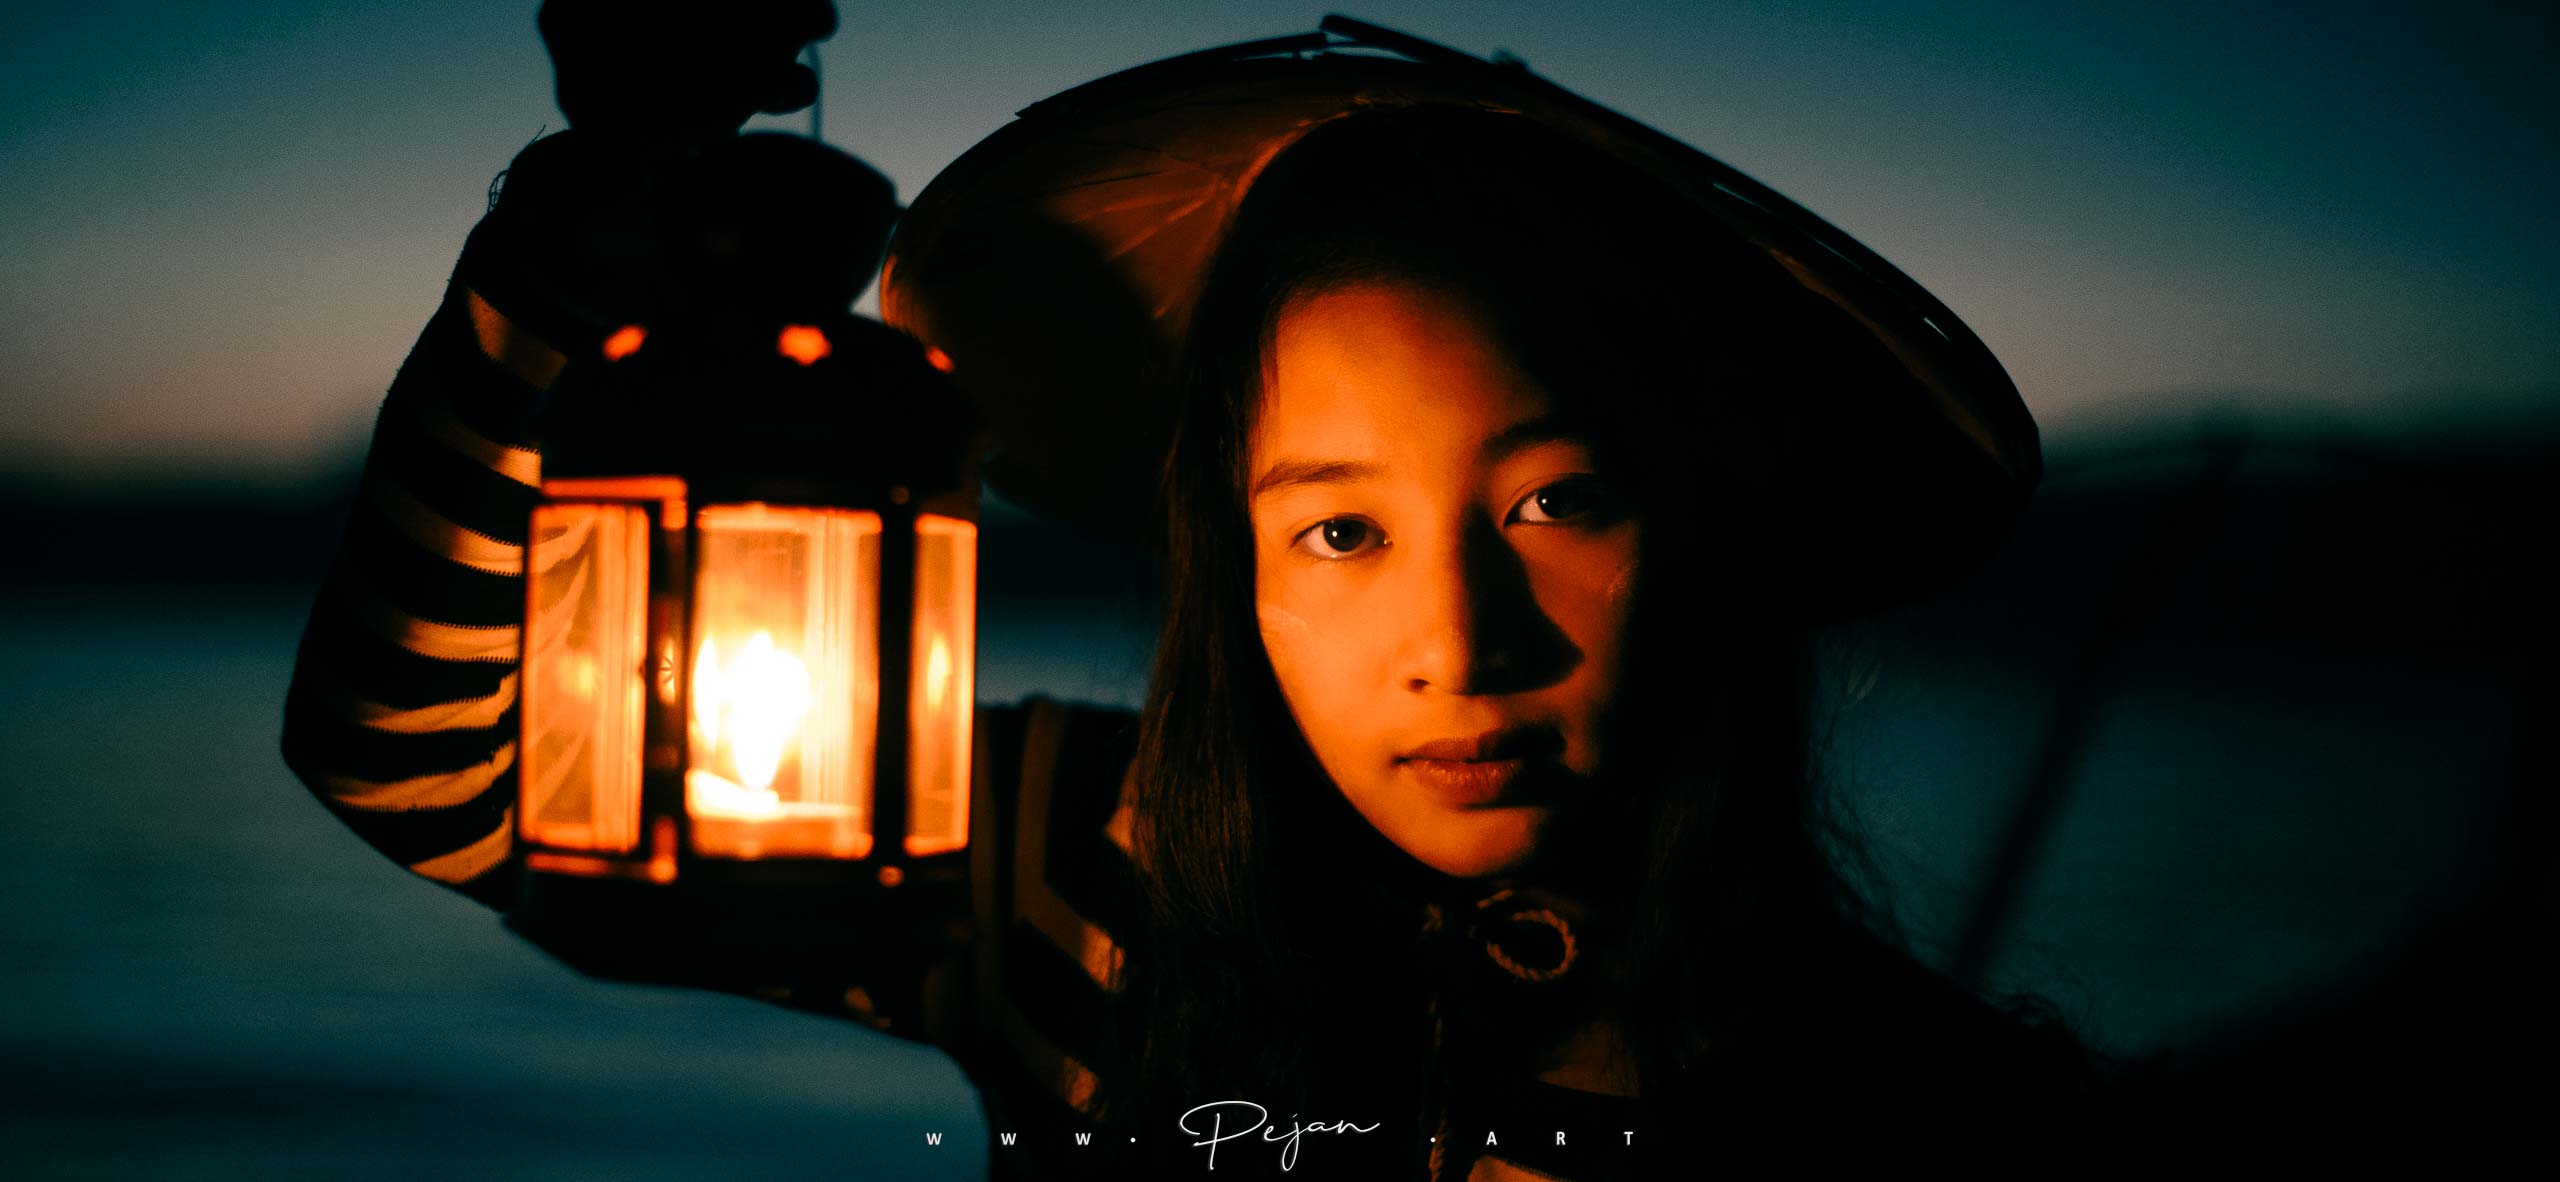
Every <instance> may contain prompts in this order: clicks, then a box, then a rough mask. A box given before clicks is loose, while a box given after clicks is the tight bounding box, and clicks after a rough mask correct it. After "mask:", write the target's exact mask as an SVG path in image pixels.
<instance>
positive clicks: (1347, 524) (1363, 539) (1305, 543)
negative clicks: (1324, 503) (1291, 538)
mask: <svg viewBox="0 0 2560 1182" xmlns="http://www.w3.org/2000/svg"><path fill="white" fill-rule="evenodd" d="M1378 538H1379V529H1378V527H1377V526H1374V525H1371V524H1369V523H1368V522H1366V521H1362V520H1360V519H1359V518H1357V517H1332V518H1327V519H1325V520H1323V521H1319V522H1317V523H1315V524H1314V525H1312V526H1309V527H1307V532H1305V533H1302V534H1299V535H1298V548H1299V549H1302V550H1305V551H1306V552H1308V553H1310V554H1313V555H1315V556H1316V557H1318V558H1349V557H1351V556H1352V555H1354V554H1356V553H1358V552H1360V551H1361V550H1363V549H1365V548H1368V547H1369V546H1370V545H1371V544H1372V543H1374V542H1377V541H1378Z"/></svg>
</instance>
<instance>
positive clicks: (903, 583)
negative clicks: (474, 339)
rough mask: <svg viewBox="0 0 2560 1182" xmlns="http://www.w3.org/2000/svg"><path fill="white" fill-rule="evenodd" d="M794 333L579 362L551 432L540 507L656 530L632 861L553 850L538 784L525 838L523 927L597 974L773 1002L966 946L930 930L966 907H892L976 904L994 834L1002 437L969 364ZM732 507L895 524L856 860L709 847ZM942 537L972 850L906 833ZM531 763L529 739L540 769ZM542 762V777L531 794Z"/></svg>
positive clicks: (882, 343)
mask: <svg viewBox="0 0 2560 1182" xmlns="http://www.w3.org/2000/svg"><path fill="white" fill-rule="evenodd" d="M776 321H777V318H775V317H772V316H769V315H766V316H758V315H752V314H747V315H739V314H730V315H719V316H708V317H699V318H695V319H693V320H692V321H690V322H686V323H678V324H671V325H662V326H655V327H643V326H632V328H631V329H628V330H626V331H625V332H623V333H618V334H615V335H614V336H613V337H611V338H608V341H607V345H606V347H605V349H603V350H602V351H601V352H600V354H599V356H597V357H594V358H582V359H574V360H573V362H572V364H571V365H570V367H569V368H568V369H566V370H564V372H563V373H562V375H561V377H560V379H559V380H558V381H557V382H555V383H554V386H553V388H552V390H551V392H550V393H549V394H547V395H546V401H545V405H544V406H543V408H542V409H541V410H540V411H539V412H538V414H537V419H536V421H537V433H538V434H539V435H540V436H541V438H542V442H543V449H544V479H543V484H542V500H541V502H540V504H541V505H542V506H553V505H567V504H575V505H597V506H615V505H619V506H625V507H629V508H634V509H638V510H641V511H643V512H644V513H645V515H646V522H647V528H646V545H645V555H646V563H647V571H646V576H645V581H646V588H645V602H646V607H645V609H644V611H643V617H642V618H643V632H642V638H641V640H642V642H641V645H640V647H639V652H640V654H642V661H643V664H642V667H641V668H638V669H634V670H631V671H630V673H629V675H630V676H632V677H637V678H640V679H642V680H641V685H640V701H641V708H640V728H639V735H638V741H639V743H640V747H641V759H640V766H639V785H638V794H637V801H636V808H637V810H638V814H639V815H638V823H637V829H636V831H635V833H634V835H633V840H632V841H631V842H630V845H629V848H628V849H625V850H621V851H614V850H602V849H592V848H590V849H577V848H566V847H563V846H560V845H556V844H550V843H546V842H545V841H543V840H542V839H541V838H540V837H539V836H538V835H537V828H538V827H537V826H536V825H535V824H534V822H533V819H532V818H531V817H530V816H529V815H528V810H527V807H526V805H527V803H528V802H529V793H530V792H531V789H530V788H526V789H521V790H520V793H519V808H518V815H517V817H516V819H515V826H516V838H517V847H518V851H519V854H520V857H519V862H520V864H521V867H522V874H523V880H522V881H523V890H522V893H521V895H520V901H519V903H518V905H517V906H516V907H515V908H514V909H512V910H511V912H510V914H509V919H508V922H509V924H510V926H512V927H515V928H516V929H517V930H519V931H521V932H523V933H524V934H526V935H528V936H529V937H531V938H534V939H535V940H536V941H537V942H539V943H542V944H543V945H544V946H545V947H546V948H549V949H550V950H551V951H553V952H554V953H555V954H558V955H560V956H562V957H563V959H566V960H568V961H570V963H572V964H573V965H576V966H577V967H580V968H581V969H584V970H586V971H589V972H594V973H598V974H600V975H606V976H613V977H620V978H638V979H655V980H668V981H680V982H684V983H691V984H714V985H730V986H745V985H749V984H753V985H755V986H756V987H759V988H762V987H770V986H772V985H773V984H775V983H776V979H777V978H781V977H794V976H799V977H807V976H811V975H815V976H817V977H820V978H823V979H826V980H830V981H833V980H836V979H839V978H840V977H841V976H842V975H843V974H844V972H845V971H847V970H849V969H851V968H853V967H855V966H856V965H858V964H859V963H861V962H862V961H865V960H868V961H869V962H871V963H875V964H876V963H879V962H880V959H881V958H880V956H879V951H878V946H879V945H881V944H883V943H892V944H895V943H910V944H913V943H929V944H936V945H939V946H945V947H947V946H949V945H950V944H952V943H953V942H954V941H955V940H957V939H958V938H960V937H961V933H957V932H953V931H948V930H940V929H934V930H923V929H917V928H914V927H912V926H911V925H913V924H914V923H917V922H927V921H921V920H919V919H917V918H916V917H921V916H930V915H941V914H966V908H965V907H916V906H906V907H882V906H877V905H876V904H877V903H879V902H880V901H881V899H882V896H883V893H884V892H891V891H896V892H902V893H904V894H908V895H915V894H921V893H934V892H941V893H949V894H953V895H955V896H957V895H961V894H965V892H966V891H967V889H968V881H967V880H968V875H969V869H968V857H967V851H968V848H969V845H970V844H971V842H972V840H973V838H972V836H971V835H970V833H969V831H970V829H971V828H973V827H975V826H978V825H980V824H981V823H982V822H983V819H982V818H980V817H978V816H977V815H976V813H977V810H975V809H973V808H971V803H972V802H971V801H969V800H968V796H969V795H970V793H971V783H972V781H973V778H974V769H973V768H972V767H971V765H972V764H973V763H974V762H975V760H976V758H977V751H976V748H977V747H978V745H979V743H980V738H979V736H977V735H976V734H975V733H974V726H973V722H974V719H973V715H974V694H973V692H972V691H973V687H974V682H975V661H976V646H975V642H974V631H975V603H976V589H975V578H974V572H975V564H976V553H975V549H976V529H977V523H976V519H977V512H976V509H977V492H976V490H977V480H976V473H975V464H974V458H973V452H974V445H975V444H976V443H977V442H978V440H979V438H980V437H979V436H977V435H976V433H975V424H974V420H973V418H972V417H971V415H970V414H969V413H968V410H967V408H966V404H965V403H964V402H963V401H962V400H961V398H960V397H959V394H958V392H957V390H956V388H954V387H953V386H952V385H951V383H950V381H949V379H948V378H947V377H946V376H945V370H946V369H947V367H948V364H949V363H948V362H947V361H944V360H942V359H941V358H940V357H939V356H938V355H937V354H934V353H933V352H932V351H930V350H928V349H927V348H925V347H924V346H923V345H921V344H919V343H918V342H916V341H915V340H914V339H913V338H911V337H908V336H907V335H905V334H903V333H900V332H898V331H896V330H894V329H890V328H887V327H886V326H883V325H881V324H879V323H878V322H876V321H872V320H869V319H867V318H862V317H856V316H851V315H838V316H833V317H825V318H819V319H818V320H817V322H816V323H777V322H776ZM812 341H814V342H815V347H814V348H812V347H811V346H810V342H812ZM795 342H796V344H795ZM811 354H814V355H811ZM727 505H767V506H773V507H777V508H809V509H821V510H833V511H839V512H851V513H862V514H869V515H871V516H872V517H873V518H874V519H875V520H876V521H877V523H878V527H879V528H878V532H877V534H876V535H874V536H875V537H876V539H877V547H878V549H877V555H878V567H877V582H876V584H875V589H876V595H877V600H876V608H875V609H874V610H873V611H872V612H871V613H870V619H869V621H868V623H869V625H870V627H871V629H872V630H873V634H872V636H871V638H870V639H871V641H872V644H873V646H874V647H873V651H874V652H875V653H876V655H877V671H878V677H877V690H876V693H875V694H874V695H873V703H874V708H875V709H876V711H877V714H876V729H875V731H874V735H873V739H872V743H871V768H870V793H869V801H868V806H867V808H865V809H864V810H863V812H864V822H865V823H866V825H867V827H868V833H869V841H868V845H867V848H866V849H863V850H861V851H859V852H857V853H856V854H855V855H854V856H850V857H842V856H810V855H806V854H796V853H787V854H781V855H754V856H744V857H742V856H736V855H732V854H721V853H705V852H702V851H701V849H699V848H698V843H697V840H696V837H697V829H696V824H697V820H698V818H697V817H696V815H695V812H694V810H693V809H692V808H691V807H689V805H688V796H687V787H686V786H687V775H688V772H689V771H690V770H691V769H692V768H694V766H695V760H694V758H693V752H692V750H691V747H692V718H693V712H694V702H693V696H694V694H695V692H696V687H695V685H694V676H693V671H692V670H691V669H690V668H689V661H690V658H691V655H692V654H693V653H694V652H695V645H696V643H697V638H696V637H695V635H694V630H695V626H696V620H697V612H696V610H695V606H696V605H695V599H696V595H697V592H698V588H699V586H700V580H701V576H702V565H701V564H702V561H703V556H704V544H703V531H702V517H703V513H704V510H706V509H708V508H713V507H716V506H727ZM537 513H539V510H537ZM937 523H939V524H937ZM935 531H952V532H965V535H966V536H967V538H968V543H967V545H965V546H963V547H961V548H960V549H959V551H958V552H959V553H960V554H963V555H965V556H966V558H965V563H964V564H963V565H965V567H966V568H967V569H966V570H965V571H964V572H963V574H962V576H958V577H965V578H966V579H967V580H968V584H967V585H966V586H965V587H964V588H963V590H962V593H961V594H960V595H959V596H958V597H957V601H958V602H962V603H964V604H965V609H964V610H965V612H966V615H967V617H968V618H967V619H966V621H965V622H964V624H963V625H962V627H961V631H960V635H962V636H963V637H965V638H966V639H967V648H968V651H967V653H966V654H962V655H956V656H955V659H956V660H957V662H958V670H957V674H958V677H957V682H956V689H955V690H953V691H950V692H956V694H957V697H958V705H957V707H956V709H957V710H958V712H959V714H960V718H961V721H960V723H959V726H960V728H961V734H962V735H963V736H965V738H963V739H962V740H961V741H960V743H959V748H958V758H959V759H960V760H961V761H962V763H961V766H960V767H959V768H958V769H956V780H957V783H956V784H955V785H950V786H949V787H950V788H951V790H952V791H954V792H956V793H958V794H959V799H958V800H957V801H956V802H955V803H956V807H957V808H959V809H961V810H964V815H965V816H966V821H965V823H964V824H963V825H962V826H961V827H960V833H961V840H960V841H959V842H958V843H957V844H953V843H950V842H947V841H945V842H933V841H919V840H918V839H917V838H916V837H915V836H913V835H910V834H909V832H908V830H909V828H910V824H909V822H910V806H911V798H912V794H913V792H914V790H915V787H916V786H915V784H914V783H913V782H912V777H911V774H910V773H911V770H912V767H913V763H912V760H911V754H912V747H911V741H912V730H913V727H914V726H915V725H916V717H915V711H914V706H915V694H916V678H917V675H918V672H917V663H916V660H915V648H914V645H915V643H916V641H917V633H918V629H919V623H918V619H919V617H918V614H917V594H918V586H917V579H918V574H919V565H920V564H919V560H918V555H919V550H920V547H921V546H922V545H923V543H924V540H925V537H926V535H927V533H929V532H935ZM526 585H527V591H526V594H527V617H526V618H527V621H528V624H527V627H526V628H525V629H524V639H523V641H522V643H523V645H524V646H525V647H524V651H523V656H524V664H523V665H522V669H523V670H524V674H523V676H524V680H523V682H521V683H520V684H521V685H522V687H523V689H522V690H521V691H520V698H519V701H520V703H523V702H525V701H526V696H528V695H529V694H530V692H531V688H532V686H533V685H534V681H533V675H534V672H535V670H534V668H533V661H534V660H535V659H536V658H535V655H534V652H533V645H534V644H535V643H536V637H535V628H534V626H533V622H534V621H535V619H536V618H537V612H538V611H539V607H540V605H539V604H538V602H536V601H537V598H538V596H539V595H540V593H541V592H540V589H539V587H538V586H537V583H536V580H535V577H534V574H533V572H532V571H531V570H530V569H529V570H528V573H527V578H526ZM626 688H627V687H626ZM524 725H526V726H527V727H528V728H529V727H530V726H531V725H532V723H531V720H530V717H529V712H528V718H527V719H526V720H525V722H524ZM531 745H532V743H531V736H530V731H529V730H528V740H527V743H526V748H527V751H526V753H525V754H526V756H528V757H529V756H530V754H531V752H530V748H531ZM529 762H530V759H529V758H527V759H524V760H520V765H519V769H518V771H519V774H520V775H528V774H529V772H528V769H527V767H526V766H525V764H527V763H529ZM528 783H530V781H528ZM857 948H860V949H865V950H867V955H862V956H857V955H856V951H855V950H856V949H857Z"/></svg>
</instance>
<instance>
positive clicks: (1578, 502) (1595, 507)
mask: <svg viewBox="0 0 2560 1182" xmlns="http://www.w3.org/2000/svg"><path fill="white" fill-rule="evenodd" d="M1608 507H1609V491H1608V489H1607V488H1606V487H1604V486H1603V485H1602V484H1601V483H1600V481H1599V480H1597V479H1595V478H1593V477H1589V476H1568V477H1566V478H1564V479H1562V480H1559V481H1557V482H1555V483H1554V484H1550V485H1547V486H1546V487H1544V488H1541V489H1539V490H1537V491H1536V492H1533V493H1530V494H1529V495H1528V496H1525V497H1522V498H1520V503H1519V504H1517V505H1514V506H1512V508H1511V520H1513V521H1518V522H1525V523H1527V524H1530V525H1556V524H1562V523H1564V522H1567V521H1571V520H1573V519H1574V518H1577V517H1587V516H1593V515H1596V514H1600V513H1602V512H1604V511H1606V510H1607V509H1608Z"/></svg>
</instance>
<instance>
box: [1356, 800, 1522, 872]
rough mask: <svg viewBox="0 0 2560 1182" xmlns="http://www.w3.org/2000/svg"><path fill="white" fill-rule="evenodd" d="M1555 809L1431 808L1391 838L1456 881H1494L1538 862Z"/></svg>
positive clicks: (1393, 832) (1388, 837)
mask: <svg viewBox="0 0 2560 1182" xmlns="http://www.w3.org/2000/svg"><path fill="white" fill-rule="evenodd" d="M1552 811H1553V810H1551V809H1548V808H1545V807H1543V806H1522V807H1518V808H1474V809H1454V810H1453V809H1440V808H1434V809H1430V810H1427V812H1428V815H1426V816H1421V817H1413V818H1409V820H1410V821H1411V822H1412V823H1411V824H1409V825H1400V826H1397V828H1396V830H1390V831H1388V832H1387V839H1388V840H1389V841H1392V842H1394V843H1395V844H1396V846H1397V847H1398V848H1400V849H1402V850H1404V852H1405V853H1407V854H1410V855H1412V856H1413V859H1414V860H1415V861H1417V862H1420V863H1422V864H1423V865H1425V866H1429V867H1431V868H1432V869H1434V870H1437V871H1439V872H1440V873H1442V874H1446V875H1448V876H1449V877H1451V878H1490V877H1493V876H1496V875H1502V874H1509V873H1512V872H1514V871H1517V870H1519V869H1520V868H1522V867H1524V866H1527V865H1528V864H1529V863H1530V862H1532V861H1534V860H1535V859H1536V858H1537V856H1538V852H1539V850H1540V848H1541V844H1542V839H1543V838H1544V835H1545V830H1546V827H1547V821H1548V820H1549V817H1550V814H1551V813H1552Z"/></svg>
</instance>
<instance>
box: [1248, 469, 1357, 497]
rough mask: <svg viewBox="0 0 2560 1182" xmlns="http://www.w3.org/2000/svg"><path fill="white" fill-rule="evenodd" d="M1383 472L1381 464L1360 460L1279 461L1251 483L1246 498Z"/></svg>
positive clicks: (1352, 482)
mask: <svg viewBox="0 0 2560 1182" xmlns="http://www.w3.org/2000/svg"><path fill="white" fill-rule="evenodd" d="M1385 472H1386V469H1385V468H1384V467H1382V466H1380V465H1377V464H1372V463H1368V462H1366V461H1362V460H1282V461H1280V462H1279V463H1277V464H1273V465H1272V466H1271V468H1270V470H1269V471H1266V472H1264V473H1263V474H1262V478H1261V479H1259V480H1256V481H1254V482H1253V492H1252V494H1251V495H1250V496H1248V497H1247V498H1246V499H1247V500H1253V501H1258V500H1261V499H1262V494H1264V493H1268V492H1277V491H1279V490H1280V489H1283V488H1290V487H1295V486H1297V485H1301V484H1354V483H1357V482H1359V481H1363V480H1375V479H1377V478H1378V477H1379V476H1380V475H1382V474H1384V473H1385Z"/></svg>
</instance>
